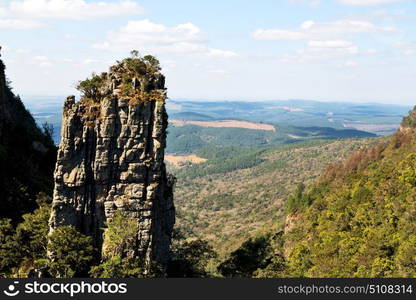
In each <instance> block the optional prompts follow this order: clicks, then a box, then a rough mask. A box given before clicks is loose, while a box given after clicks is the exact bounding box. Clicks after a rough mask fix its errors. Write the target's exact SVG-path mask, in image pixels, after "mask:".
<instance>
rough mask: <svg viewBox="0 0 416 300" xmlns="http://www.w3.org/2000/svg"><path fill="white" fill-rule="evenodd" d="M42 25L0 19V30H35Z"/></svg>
mask: <svg viewBox="0 0 416 300" xmlns="http://www.w3.org/2000/svg"><path fill="white" fill-rule="evenodd" d="M42 26H43V24H42V23H41V22H38V21H32V20H20V19H2V20H0V29H22V30H23V29H35V28H39V27H42Z"/></svg>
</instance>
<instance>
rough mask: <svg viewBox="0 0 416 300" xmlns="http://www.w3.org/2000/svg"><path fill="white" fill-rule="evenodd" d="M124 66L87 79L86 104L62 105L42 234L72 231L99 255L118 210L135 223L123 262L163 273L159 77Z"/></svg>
mask: <svg viewBox="0 0 416 300" xmlns="http://www.w3.org/2000/svg"><path fill="white" fill-rule="evenodd" d="M128 63H129V61H127V62H126V61H123V62H121V63H119V65H117V66H113V67H112V68H111V69H110V72H109V73H103V74H101V75H100V76H97V75H95V77H93V78H92V81H91V82H93V81H94V80H95V82H98V84H91V86H88V87H87V89H86V90H85V91H84V94H87V95H88V96H89V97H88V96H84V97H83V98H82V99H81V100H80V101H79V102H75V97H74V96H70V97H68V98H67V99H66V101H65V104H64V112H63V121H62V131H61V136H62V139H61V144H60V146H59V151H58V159H57V164H56V169H55V176H54V177H55V190H54V198H53V206H52V214H51V218H50V227H51V231H53V230H54V228H56V227H57V226H62V225H71V226H75V227H76V228H77V229H78V230H79V231H81V232H82V233H84V234H87V235H90V236H92V237H93V240H94V243H95V246H96V247H98V248H100V247H102V242H103V232H102V228H103V226H104V222H106V221H108V220H111V218H112V216H113V215H114V213H115V212H116V211H117V210H119V211H121V212H123V214H124V215H125V216H127V217H129V218H132V219H135V220H137V239H136V241H135V246H134V249H135V250H134V253H130V254H129V255H134V256H135V257H138V258H142V259H143V260H144V261H145V263H146V266H148V268H150V265H151V264H153V263H156V264H158V265H159V266H161V267H162V268H164V267H165V266H166V263H167V260H168V257H169V248H170V239H171V233H172V229H173V225H174V222H175V212H174V205H173V192H172V188H173V179H172V178H170V176H168V175H167V173H166V168H165V164H164V148H165V143H166V128H167V125H168V120H167V114H166V111H165V99H166V89H165V87H164V77H163V75H161V74H160V73H159V72H158V71H154V72H152V73H150V74H149V73H148V72H147V73H146V72H143V71H142V72H141V75H140V72H139V73H138V72H136V71H132V70H131V68H130V67H129V65H128ZM133 69H134V68H133ZM91 82H90V83H91Z"/></svg>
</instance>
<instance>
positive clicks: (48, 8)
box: [0, 0, 416, 104]
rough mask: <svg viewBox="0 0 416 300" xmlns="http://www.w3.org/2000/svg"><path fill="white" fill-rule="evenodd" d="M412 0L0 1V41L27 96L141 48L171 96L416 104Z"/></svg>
mask: <svg viewBox="0 0 416 300" xmlns="http://www.w3.org/2000/svg"><path fill="white" fill-rule="evenodd" d="M415 25H416V1H414V0H408V1H405V0H404V1H403V0H257V1H252V0H250V1H246V0H227V1H224V0H218V1H217V0H210V1H206V0H192V1H191V0H170V1H162V0H138V2H136V1H134V0H107V1H103V0H101V1H95V0H12V1H5V0H0V45H1V46H3V50H2V59H3V60H4V61H5V63H6V64H7V74H8V77H9V78H10V79H11V80H12V81H13V87H14V89H15V91H16V92H18V93H20V94H21V95H23V96H25V95H66V94H70V93H74V92H75V91H74V85H75V83H76V81H77V80H80V79H83V78H85V77H86V76H88V75H89V74H90V73H91V72H92V71H98V72H100V71H104V70H106V69H107V67H108V66H109V65H110V64H112V63H113V62H114V61H115V60H116V59H121V58H123V57H125V56H127V55H129V52H130V50H132V49H137V50H139V51H140V52H141V53H143V54H153V55H156V56H157V57H158V58H159V59H160V60H161V62H162V65H163V71H164V73H165V74H166V76H167V83H168V88H169V96H170V97H171V98H190V99H223V100H268V99H270V100H271V99H289V98H290V99H293V98H302V99H314V100H324V101H330V100H331V101H365V102H370V101H373V102H385V103H400V104H416V26H415Z"/></svg>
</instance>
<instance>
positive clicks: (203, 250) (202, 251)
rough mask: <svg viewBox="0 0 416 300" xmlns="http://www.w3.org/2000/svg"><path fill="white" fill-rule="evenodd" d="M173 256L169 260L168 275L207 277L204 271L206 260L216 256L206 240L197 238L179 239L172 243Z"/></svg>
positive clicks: (207, 274)
mask: <svg viewBox="0 0 416 300" xmlns="http://www.w3.org/2000/svg"><path fill="white" fill-rule="evenodd" d="M172 252H173V258H172V260H171V261H170V262H169V266H168V270H167V273H168V277H175V278H179V277H190V278H201V277H209V273H208V272H207V271H206V266H207V264H208V262H209V261H210V260H211V259H213V258H216V257H217V253H216V252H215V251H214V250H213V248H212V246H211V245H210V244H208V242H207V241H204V240H201V239H197V240H193V241H181V242H179V243H178V244H177V245H174V247H173V249H172Z"/></svg>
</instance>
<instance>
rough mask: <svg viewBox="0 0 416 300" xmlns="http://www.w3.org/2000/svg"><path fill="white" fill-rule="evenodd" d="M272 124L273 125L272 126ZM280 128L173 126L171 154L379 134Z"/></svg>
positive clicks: (171, 126)
mask: <svg viewBox="0 0 416 300" xmlns="http://www.w3.org/2000/svg"><path fill="white" fill-rule="evenodd" d="M269 127H271V128H273V127H272V126H270V125H269ZM275 128H277V130H276V131H272V130H254V129H247V128H213V127H202V126H196V125H184V126H173V125H172V124H170V126H169V135H168V141H167V148H166V152H167V153H177V154H190V153H194V152H195V151H197V150H199V149H203V148H204V147H208V146H209V147H211V146H214V147H228V146H236V147H237V146H238V147H245V148H250V147H274V146H278V145H284V144H294V143H301V142H306V141H312V140H322V139H339V138H365V137H375V136H376V135H375V134H373V133H369V132H365V131H360V130H355V129H335V128H330V127H284V126H280V127H278V126H275Z"/></svg>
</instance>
